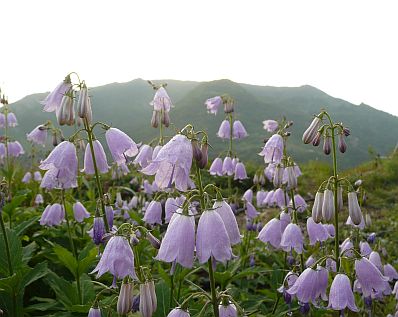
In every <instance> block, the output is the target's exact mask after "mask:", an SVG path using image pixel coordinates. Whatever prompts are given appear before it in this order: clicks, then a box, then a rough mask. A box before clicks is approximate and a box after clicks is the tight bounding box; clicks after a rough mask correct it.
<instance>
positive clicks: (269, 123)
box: [263, 120, 279, 132]
mask: <svg viewBox="0 0 398 317" xmlns="http://www.w3.org/2000/svg"><path fill="white" fill-rule="evenodd" d="M263 125H264V127H263V128H264V130H266V131H268V132H275V131H276V130H277V129H278V126H279V124H278V122H277V121H275V120H265V121H263Z"/></svg>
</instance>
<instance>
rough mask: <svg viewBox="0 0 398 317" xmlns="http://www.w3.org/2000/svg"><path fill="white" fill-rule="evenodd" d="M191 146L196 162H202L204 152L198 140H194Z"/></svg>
mask: <svg viewBox="0 0 398 317" xmlns="http://www.w3.org/2000/svg"><path fill="white" fill-rule="evenodd" d="M191 145H192V155H193V158H194V160H195V161H196V162H200V160H201V159H202V151H201V150H200V147H199V143H198V140H192V141H191Z"/></svg>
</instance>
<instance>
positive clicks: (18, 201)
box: [3, 194, 27, 216]
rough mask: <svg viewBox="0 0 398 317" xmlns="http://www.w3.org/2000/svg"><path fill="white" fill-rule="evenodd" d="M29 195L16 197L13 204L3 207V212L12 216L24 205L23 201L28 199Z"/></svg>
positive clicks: (12, 201)
mask: <svg viewBox="0 0 398 317" xmlns="http://www.w3.org/2000/svg"><path fill="white" fill-rule="evenodd" d="M26 197H27V195H26V194H24V195H19V196H14V197H13V198H12V200H11V202H9V203H8V204H6V205H5V206H4V207H3V211H4V212H5V213H6V214H7V215H8V216H12V214H13V212H14V210H15V209H16V208H17V207H19V206H21V204H22V203H23V201H24V200H25V199H26Z"/></svg>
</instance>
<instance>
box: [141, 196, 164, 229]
mask: <svg viewBox="0 0 398 317" xmlns="http://www.w3.org/2000/svg"><path fill="white" fill-rule="evenodd" d="M143 220H144V221H145V222H146V223H148V224H151V225H154V224H162V204H161V203H160V202H159V201H156V200H152V201H151V202H150V203H149V205H148V207H147V208H146V210H145V215H144V218H143Z"/></svg>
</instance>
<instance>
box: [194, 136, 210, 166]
mask: <svg viewBox="0 0 398 317" xmlns="http://www.w3.org/2000/svg"><path fill="white" fill-rule="evenodd" d="M208 150H209V144H207V142H206V143H204V144H202V147H201V152H202V158H201V159H200V161H199V162H198V163H197V164H198V166H199V168H201V169H203V168H205V167H206V166H207V163H208V160H209V155H208Z"/></svg>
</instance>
